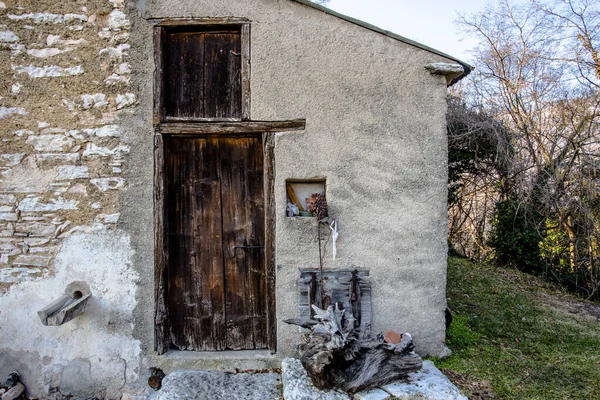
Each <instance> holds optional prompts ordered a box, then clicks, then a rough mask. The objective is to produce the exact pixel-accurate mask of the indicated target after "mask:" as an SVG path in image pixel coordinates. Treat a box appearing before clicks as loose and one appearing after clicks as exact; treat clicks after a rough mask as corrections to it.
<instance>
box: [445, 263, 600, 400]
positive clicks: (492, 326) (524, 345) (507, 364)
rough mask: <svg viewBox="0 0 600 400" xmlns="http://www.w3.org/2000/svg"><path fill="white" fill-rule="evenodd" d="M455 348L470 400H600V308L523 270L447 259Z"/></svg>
mask: <svg viewBox="0 0 600 400" xmlns="http://www.w3.org/2000/svg"><path fill="white" fill-rule="evenodd" d="M448 264H449V265H448V305H449V307H450V308H451V309H452V310H453V315H454V321H453V323H452V326H451V327H450V329H449V331H448V347H450V348H451V349H452V351H453V352H454V353H453V355H452V356H451V357H449V358H448V359H445V360H443V361H439V360H435V361H436V365H437V366H438V367H439V368H443V369H445V372H446V373H447V374H448V375H449V376H450V378H451V379H452V380H453V381H454V382H455V383H456V384H457V385H458V386H459V387H460V388H461V389H462V390H463V391H464V392H465V393H466V394H467V395H469V396H470V398H471V399H478V398H479V399H481V398H505V399H600V307H599V306H597V305H593V304H591V303H586V302H581V301H579V300H577V299H575V298H574V297H572V296H569V295H567V294H565V293H563V292H561V291H560V290H559V289H558V288H557V287H556V286H553V285H550V284H547V283H545V282H543V281H541V280H539V279H537V278H535V277H532V276H530V275H525V274H522V273H519V272H516V271H512V270H506V269H500V268H493V267H486V266H480V265H476V264H474V263H471V262H469V261H467V260H462V259H457V258H450V259H449V260H448Z"/></svg>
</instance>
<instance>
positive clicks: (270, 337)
mask: <svg viewBox="0 0 600 400" xmlns="http://www.w3.org/2000/svg"><path fill="white" fill-rule="evenodd" d="M262 137H263V153H264V194H265V233H264V235H265V236H264V237H265V268H266V272H265V273H266V276H265V279H266V285H267V345H268V347H269V349H270V350H271V352H272V353H275V352H276V351H277V317H276V308H275V307H276V303H275V279H276V278H275V269H276V265H275V222H276V218H277V210H276V209H275V135H274V134H273V133H263V135H262Z"/></svg>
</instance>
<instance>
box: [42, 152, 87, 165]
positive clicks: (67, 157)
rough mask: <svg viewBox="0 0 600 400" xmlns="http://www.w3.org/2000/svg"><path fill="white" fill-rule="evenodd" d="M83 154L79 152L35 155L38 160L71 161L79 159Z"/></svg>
mask: <svg viewBox="0 0 600 400" xmlns="http://www.w3.org/2000/svg"><path fill="white" fill-rule="evenodd" d="M80 158H81V155H80V154H79V153H41V154H36V155H35V160H36V161H37V162H70V163H75V162H77V161H79V159H80Z"/></svg>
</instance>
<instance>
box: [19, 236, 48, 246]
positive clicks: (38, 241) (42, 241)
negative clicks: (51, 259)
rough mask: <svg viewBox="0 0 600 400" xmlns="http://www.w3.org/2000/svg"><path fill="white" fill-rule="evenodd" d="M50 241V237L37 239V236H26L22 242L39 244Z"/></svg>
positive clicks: (31, 244) (30, 244)
mask: <svg viewBox="0 0 600 400" xmlns="http://www.w3.org/2000/svg"><path fill="white" fill-rule="evenodd" d="M48 242H50V239H37V238H26V239H23V243H25V244H26V245H27V246H31V247H33V246H41V245H44V244H47V243H48Z"/></svg>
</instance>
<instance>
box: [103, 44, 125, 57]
mask: <svg viewBox="0 0 600 400" xmlns="http://www.w3.org/2000/svg"><path fill="white" fill-rule="evenodd" d="M130 47H131V46H130V45H128V44H127V43H122V44H119V45H117V46H115V47H107V48H104V49H102V50H100V55H103V54H106V55H107V56H109V57H110V58H121V57H123V56H126V55H128V52H127V50H129V48H130Z"/></svg>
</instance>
